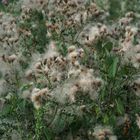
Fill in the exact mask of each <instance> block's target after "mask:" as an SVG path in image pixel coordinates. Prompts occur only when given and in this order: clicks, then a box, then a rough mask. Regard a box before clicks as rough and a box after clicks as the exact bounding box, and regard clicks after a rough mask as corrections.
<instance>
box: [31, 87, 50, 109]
mask: <svg viewBox="0 0 140 140" xmlns="http://www.w3.org/2000/svg"><path fill="white" fill-rule="evenodd" d="M48 95H49V93H48V88H44V89H38V88H34V89H33V91H32V93H31V101H32V102H33V104H34V107H35V108H36V109H39V108H40V107H41V105H42V99H46V97H47V96H48Z"/></svg>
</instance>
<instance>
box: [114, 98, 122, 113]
mask: <svg viewBox="0 0 140 140" xmlns="http://www.w3.org/2000/svg"><path fill="white" fill-rule="evenodd" d="M115 102H116V106H117V112H118V113H119V114H121V115H122V114H123V113H124V105H123V103H122V101H121V100H120V99H118V100H115Z"/></svg>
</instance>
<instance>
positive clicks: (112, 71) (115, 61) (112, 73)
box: [109, 57, 119, 78]
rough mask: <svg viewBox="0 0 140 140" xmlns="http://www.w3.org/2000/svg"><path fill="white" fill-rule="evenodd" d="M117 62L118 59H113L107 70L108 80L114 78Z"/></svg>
mask: <svg viewBox="0 0 140 140" xmlns="http://www.w3.org/2000/svg"><path fill="white" fill-rule="evenodd" d="M118 62H119V59H118V57H115V58H114V59H113V62H112V64H111V66H110V68H109V77H110V78H114V77H115V76H116V72H117V64H118Z"/></svg>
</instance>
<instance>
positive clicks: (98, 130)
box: [92, 125, 117, 140]
mask: <svg viewBox="0 0 140 140" xmlns="http://www.w3.org/2000/svg"><path fill="white" fill-rule="evenodd" d="M92 136H94V137H95V138H96V139H97V140H105V139H106V138H109V140H117V137H116V136H115V135H113V132H112V130H111V128H110V127H108V126H105V127H103V126H100V125H98V126H96V127H95V128H94V133H92Z"/></svg>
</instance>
